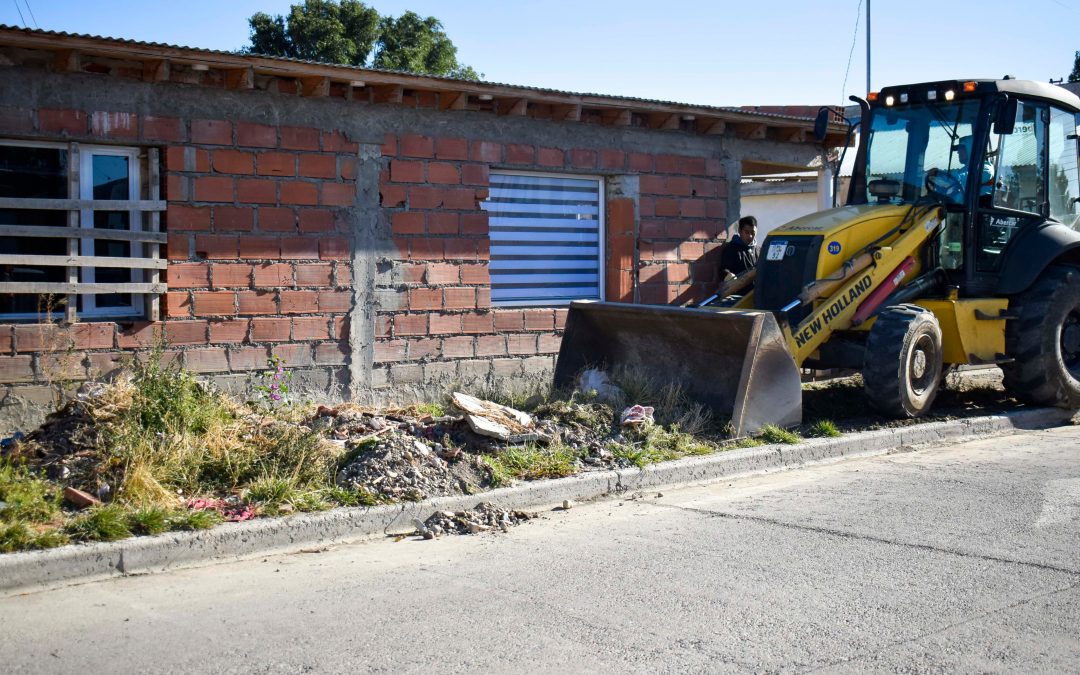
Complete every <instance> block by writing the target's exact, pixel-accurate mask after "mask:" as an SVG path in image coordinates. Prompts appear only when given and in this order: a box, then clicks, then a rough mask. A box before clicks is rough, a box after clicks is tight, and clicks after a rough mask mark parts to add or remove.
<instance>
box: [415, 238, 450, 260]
mask: <svg viewBox="0 0 1080 675" xmlns="http://www.w3.org/2000/svg"><path fill="white" fill-rule="evenodd" d="M409 249H410V257H411V258H412V259H413V260H444V259H445V258H446V252H445V251H446V249H445V247H444V242H443V240H442V239H430V238H424V239H413V240H412V242H411V243H410V246H409Z"/></svg>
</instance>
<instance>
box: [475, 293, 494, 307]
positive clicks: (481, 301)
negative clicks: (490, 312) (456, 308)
mask: <svg viewBox="0 0 1080 675" xmlns="http://www.w3.org/2000/svg"><path fill="white" fill-rule="evenodd" d="M490 307H491V289H490V288H478V289H476V308H477V309H489V308H490Z"/></svg>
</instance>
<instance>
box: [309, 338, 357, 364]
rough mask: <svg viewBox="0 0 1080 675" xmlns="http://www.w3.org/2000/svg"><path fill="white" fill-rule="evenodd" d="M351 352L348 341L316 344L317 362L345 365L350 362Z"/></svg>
mask: <svg viewBox="0 0 1080 675" xmlns="http://www.w3.org/2000/svg"><path fill="white" fill-rule="evenodd" d="M350 353H351V350H350V348H349V343H348V342H323V343H320V344H317V345H315V363H317V364H319V365H339V366H340V365H344V364H346V363H348V359H349V354H350Z"/></svg>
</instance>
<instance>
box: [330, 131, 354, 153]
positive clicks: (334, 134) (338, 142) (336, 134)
mask: <svg viewBox="0 0 1080 675" xmlns="http://www.w3.org/2000/svg"><path fill="white" fill-rule="evenodd" d="M322 146H323V150H325V151H327V152H351V153H354V154H355V153H357V152H359V151H360V146H359V145H357V144H356V143H353V142H352V141H350V140H349V139H347V138H345V134H343V133H341V132H340V131H329V132H323V135H322Z"/></svg>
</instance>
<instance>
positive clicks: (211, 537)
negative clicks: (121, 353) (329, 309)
mask: <svg viewBox="0 0 1080 675" xmlns="http://www.w3.org/2000/svg"><path fill="white" fill-rule="evenodd" d="M1072 419H1073V413H1072V412H1070V411H1066V410H1059V409H1056V408H1039V409H1033V410H1021V411H1017V412H1010V413H1005V414H1002V415H990V416H985V417H972V418H967V419H960V420H952V421H948V422H931V423H927V424H918V425H912V426H910V427H900V428H894V429H882V430H878V431H868V432H864V433H859V434H852V435H849V436H844V437H840V438H829V439H811V440H808V441H806V442H803V443H800V444H798V445H769V446H761V447H755V448H745V449H740V450H731V451H728V452H724V453H720V454H716V455H707V456H701V457H691V458H686V459H680V460H675V461H671V462H664V463H661V464H656V465H652V466H648V467H646V468H644V469H636V468H635V469H617V470H613V471H596V472H589V473H585V474H581V475H577V476H571V477H568V478H560V479H556V480H547V481H535V482H531V483H523V484H520V485H515V486H513V487H508V488H500V489H498V490H492V491H490V492H485V493H481V494H478V495H471V496H464V497H443V498H437V499H430V500H426V501H423V502H416V503H408V504H394V505H390V506H376V507H370V508H362V507H361V508H347V509H335V510H333V511H329V512H324V513H313V514H300V515H296V516H290V517H286V518H267V519H261V520H254V521H249V522H245V523H226V524H224V525H220V526H218V527H216V528H214V529H212V530H205V531H201V532H173V533H168V534H163V535H158V536H154V537H136V538H132V539H125V540H122V541H117V542H110V543H102V544H83V545H75V546H65V547H62V548H58V549H52V550H48V551H30V552H26V553H10V554H6V555H3V556H0V592H4V593H5V594H6V593H8V592H11V591H18V590H23V589H32V588H40V587H43V586H53V585H57V584H60V583H61V582H71V581H74V580H79V581H91V580H95V579H102V578H107V577H112V576H117V575H123V574H142V573H149V572H157V571H161V570H166V569H170V568H176V567H184V566H193V565H197V564H200V563H208V562H211V561H224V560H236V559H239V558H243V557H248V556H253V555H257V554H263V555H265V554H269V553H280V552H285V551H296V550H298V549H301V548H304V547H305V546H314V545H325V544H329V543H341V542H345V541H352V540H357V539H361V538H364V537H370V536H373V535H383V534H394V533H407V532H411V531H413V529H414V528H413V525H412V520H413V518H420V519H421V520H423V519H425V518H427V517H428V516H429V515H431V514H432V513H433V512H435V511H440V510H447V511H459V510H464V509H468V508H472V507H473V506H475V505H476V503H477V502H480V501H491V502H495V503H497V504H499V505H500V506H503V507H505V508H514V509H538V508H543V507H551V506H555V505H558V504H561V503H562V502H563V500H567V499H569V500H572V501H577V502H581V501H589V500H593V499H598V498H600V497H604V496H607V495H610V494H615V493H623V492H632V491H634V490H641V489H653V488H659V487H670V486H674V485H682V484H688V483H705V482H709V481H714V480H719V479H723V478H731V477H735V476H741V475H746V474H752V473H762V472H767V471H775V470H782V469H793V468H797V467H802V466H808V465H811V464H816V463H821V462H829V461H837V460H840V459H844V458H850V457H862V456H870V455H880V454H886V453H888V452H891V451H895V450H896V449H898V448H902V447H908V446H913V445H920V444H926V443H935V442H941V441H947V440H955V439H960V438H965V437H972V436H980V435H986V434H992V433H1001V432H1007V431H1013V430H1017V429H1043V428H1048V427H1052V426H1057V425H1061V424H1065V423H1068V422H1069V421H1070V420H1072Z"/></svg>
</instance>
